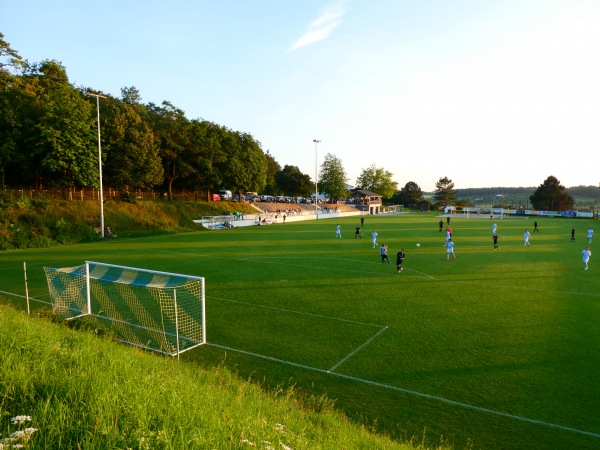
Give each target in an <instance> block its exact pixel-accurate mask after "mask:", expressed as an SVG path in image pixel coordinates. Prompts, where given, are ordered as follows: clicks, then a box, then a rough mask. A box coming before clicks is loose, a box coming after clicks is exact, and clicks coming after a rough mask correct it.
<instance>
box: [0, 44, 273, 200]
mask: <svg viewBox="0 0 600 450" xmlns="http://www.w3.org/2000/svg"><path fill="white" fill-rule="evenodd" d="M2 38H3V36H2V35H1V34H0V56H1V57H2V59H1V61H2V65H0V182H1V183H2V186H10V187H33V188H34V189H37V190H42V189H44V188H46V187H56V186H58V187H60V188H62V189H64V190H65V191H68V190H69V189H72V188H75V187H94V188H97V187H98V186H99V176H98V168H99V161H98V158H99V148H98V144H99V141H98V134H97V129H98V118H100V121H101V127H100V129H101V155H102V166H103V174H102V175H103V184H105V185H107V186H112V187H114V188H116V189H119V190H122V191H124V192H127V191H130V190H136V189H150V188H153V189H158V190H160V191H162V192H164V193H165V194H166V195H168V198H171V196H172V193H173V190H174V189H183V190H190V191H200V192H204V193H206V196H207V198H210V193H211V191H214V190H216V189H220V188H221V187H224V186H227V187H228V188H231V189H234V190H236V191H238V192H240V193H245V192H247V191H260V190H262V189H264V188H265V186H266V185H267V179H268V178H269V177H268V174H267V170H268V169H274V170H276V171H277V170H279V167H278V165H277V164H269V163H268V160H269V158H271V157H270V156H269V155H268V154H265V153H264V152H263V150H262V148H261V145H260V142H258V141H257V140H255V139H254V138H253V136H252V135H250V134H248V133H243V132H238V131H234V130H231V129H228V128H226V127H224V126H220V125H218V124H215V123H212V122H209V121H206V120H199V119H194V120H189V119H188V118H186V117H185V114H184V112H183V111H181V110H180V109H178V108H177V107H175V106H174V105H172V104H170V103H169V102H163V103H162V104H161V105H155V104H153V103H150V104H143V103H142V102H141V96H140V94H139V92H138V91H137V89H136V88H135V87H129V88H123V89H122V90H121V97H120V98H115V97H113V96H111V95H109V94H104V93H98V92H95V91H94V90H93V89H91V88H83V87H75V86H73V85H72V84H71V83H70V82H69V79H68V76H67V72H66V70H65V68H64V67H63V66H62V65H61V64H60V63H58V62H56V61H43V62H41V63H36V64H29V63H26V62H23V60H22V59H21V58H20V57H19V55H18V54H17V52H15V51H14V50H12V49H11V48H10V46H9V45H8V44H7V43H6V42H5V41H4V40H3V39H2ZM100 113H101V114H100ZM270 178H271V179H272V178H274V174H271V176H270Z"/></svg>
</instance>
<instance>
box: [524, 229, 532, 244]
mask: <svg viewBox="0 0 600 450" xmlns="http://www.w3.org/2000/svg"><path fill="white" fill-rule="evenodd" d="M530 238H531V233H530V232H529V230H525V233H523V247H527V246H528V245H531V242H529V239H530Z"/></svg>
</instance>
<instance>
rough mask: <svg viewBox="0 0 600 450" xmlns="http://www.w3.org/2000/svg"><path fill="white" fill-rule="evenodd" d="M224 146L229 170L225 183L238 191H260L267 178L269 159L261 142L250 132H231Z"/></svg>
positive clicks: (242, 193)
mask: <svg viewBox="0 0 600 450" xmlns="http://www.w3.org/2000/svg"><path fill="white" fill-rule="evenodd" d="M227 142H228V146H227V147H225V148H224V150H225V152H226V154H227V158H228V159H227V170H226V172H225V171H224V183H225V184H226V185H227V186H231V187H232V188H233V190H235V191H236V192H238V194H239V196H240V198H242V195H244V193H245V192H259V191H261V190H262V189H264V187H265V184H266V179H267V164H266V162H267V159H266V157H265V154H264V153H263V151H262V149H261V148H260V143H259V142H258V141H256V140H255V139H254V138H253V137H252V135H250V134H248V133H239V132H230V133H229V139H228V140H227Z"/></svg>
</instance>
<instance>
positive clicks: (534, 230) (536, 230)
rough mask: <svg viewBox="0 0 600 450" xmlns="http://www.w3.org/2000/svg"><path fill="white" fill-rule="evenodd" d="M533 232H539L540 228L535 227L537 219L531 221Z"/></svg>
mask: <svg viewBox="0 0 600 450" xmlns="http://www.w3.org/2000/svg"><path fill="white" fill-rule="evenodd" d="M533 232H534V233H539V232H540V230H538V227H537V220H536V221H535V222H533Z"/></svg>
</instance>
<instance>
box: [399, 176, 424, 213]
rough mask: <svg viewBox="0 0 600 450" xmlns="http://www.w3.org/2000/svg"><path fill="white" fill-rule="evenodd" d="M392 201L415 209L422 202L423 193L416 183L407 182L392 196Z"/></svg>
mask: <svg viewBox="0 0 600 450" xmlns="http://www.w3.org/2000/svg"><path fill="white" fill-rule="evenodd" d="M394 200H395V201H397V202H398V203H401V204H403V205H406V206H410V207H415V206H417V205H418V204H419V203H421V200H423V191H422V190H421V188H420V187H419V185H418V184H417V183H415V182H414V181H409V182H408V183H406V184H405V185H404V187H403V188H402V189H400V191H399V192H398V194H397V195H395V196H394Z"/></svg>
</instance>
